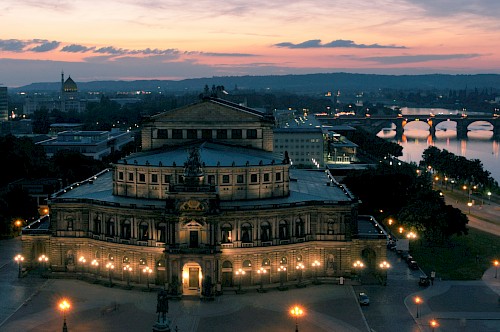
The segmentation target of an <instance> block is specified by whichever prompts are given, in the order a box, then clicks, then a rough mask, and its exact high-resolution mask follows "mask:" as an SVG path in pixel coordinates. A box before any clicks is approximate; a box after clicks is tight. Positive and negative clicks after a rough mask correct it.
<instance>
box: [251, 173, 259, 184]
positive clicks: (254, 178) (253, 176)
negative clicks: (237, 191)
mask: <svg viewBox="0 0 500 332" xmlns="http://www.w3.org/2000/svg"><path fill="white" fill-rule="evenodd" d="M250 182H252V183H256V182H259V174H251V175H250Z"/></svg>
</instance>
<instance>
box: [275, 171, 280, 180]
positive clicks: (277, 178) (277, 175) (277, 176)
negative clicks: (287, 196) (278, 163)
mask: <svg viewBox="0 0 500 332" xmlns="http://www.w3.org/2000/svg"><path fill="white" fill-rule="evenodd" d="M276 181H281V172H278V173H276Z"/></svg>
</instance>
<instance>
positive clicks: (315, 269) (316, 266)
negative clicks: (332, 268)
mask: <svg viewBox="0 0 500 332" xmlns="http://www.w3.org/2000/svg"><path fill="white" fill-rule="evenodd" d="M311 265H312V267H313V269H314V280H313V284H315V285H319V284H320V282H319V280H318V267H319V266H320V265H321V264H320V263H319V261H317V260H316V261H314V262H312V264H311Z"/></svg>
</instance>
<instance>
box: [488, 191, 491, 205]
mask: <svg viewBox="0 0 500 332" xmlns="http://www.w3.org/2000/svg"><path fill="white" fill-rule="evenodd" d="M487 195H488V205H489V204H491V191H488V193H487Z"/></svg>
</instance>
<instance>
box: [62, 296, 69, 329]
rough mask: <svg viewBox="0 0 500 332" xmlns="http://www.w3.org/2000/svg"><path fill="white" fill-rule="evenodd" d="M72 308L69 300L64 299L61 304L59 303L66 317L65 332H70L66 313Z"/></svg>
mask: <svg viewBox="0 0 500 332" xmlns="http://www.w3.org/2000/svg"><path fill="white" fill-rule="evenodd" d="M70 307H71V304H70V303H69V302H68V300H66V299H63V300H62V301H61V302H59V309H61V311H62V313H63V317H64V321H63V328H62V330H63V332H68V326H67V325H66V311H67V310H68V309H69V308H70Z"/></svg>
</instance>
